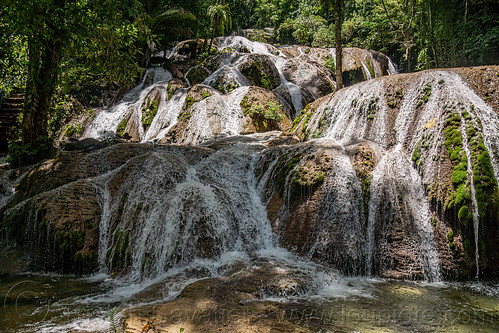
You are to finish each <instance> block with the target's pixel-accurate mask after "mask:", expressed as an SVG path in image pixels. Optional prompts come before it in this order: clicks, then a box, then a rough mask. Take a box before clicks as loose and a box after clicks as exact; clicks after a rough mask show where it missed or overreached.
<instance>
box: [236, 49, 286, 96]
mask: <svg viewBox="0 0 499 333" xmlns="http://www.w3.org/2000/svg"><path fill="white" fill-rule="evenodd" d="M237 67H238V69H239V71H241V73H242V74H243V75H244V76H245V77H246V78H247V79H248V80H249V81H250V82H251V84H252V85H254V86H258V87H262V88H265V89H270V90H272V89H275V88H277V87H278V86H279V85H280V84H281V79H280V77H279V72H278V70H277V68H276V67H275V65H274V62H273V61H272V59H271V58H270V57H268V56H266V55H263V54H250V55H247V56H244V57H243V58H241V59H240V60H239V61H238V65H237Z"/></svg>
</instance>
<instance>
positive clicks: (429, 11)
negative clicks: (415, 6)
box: [428, 1, 438, 68]
mask: <svg viewBox="0 0 499 333" xmlns="http://www.w3.org/2000/svg"><path fill="white" fill-rule="evenodd" d="M428 19H429V21H430V45H431V50H432V52H433V59H434V60H435V68H438V58H437V52H436V51H435V38H434V37H433V19H432V17H431V1H428Z"/></svg>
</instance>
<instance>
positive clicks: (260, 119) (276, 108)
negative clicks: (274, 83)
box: [240, 87, 291, 134]
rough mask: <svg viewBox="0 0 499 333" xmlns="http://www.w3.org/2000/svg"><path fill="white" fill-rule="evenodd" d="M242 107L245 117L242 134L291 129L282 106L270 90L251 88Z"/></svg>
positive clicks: (244, 98)
mask: <svg viewBox="0 0 499 333" xmlns="http://www.w3.org/2000/svg"><path fill="white" fill-rule="evenodd" d="M240 106H241V109H242V111H243V114H244V117H245V121H244V125H243V130H242V132H241V133H242V134H249V133H262V132H268V131H273V130H280V131H286V130H288V129H289V128H290V127H291V126H290V122H289V120H288V118H287V116H286V114H285V113H284V108H283V106H282V104H281V103H280V102H279V100H278V99H277V97H276V96H275V95H274V94H273V93H272V92H271V91H269V90H266V89H263V88H259V87H250V88H249V89H248V92H247V93H246V95H245V96H244V97H243V99H242V100H241V103H240Z"/></svg>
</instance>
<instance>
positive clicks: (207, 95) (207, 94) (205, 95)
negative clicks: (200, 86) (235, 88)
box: [201, 90, 211, 99]
mask: <svg viewBox="0 0 499 333" xmlns="http://www.w3.org/2000/svg"><path fill="white" fill-rule="evenodd" d="M201 96H202V97H203V99H206V98H208V97H210V96H211V92H209V91H207V90H203V91H202V92H201Z"/></svg>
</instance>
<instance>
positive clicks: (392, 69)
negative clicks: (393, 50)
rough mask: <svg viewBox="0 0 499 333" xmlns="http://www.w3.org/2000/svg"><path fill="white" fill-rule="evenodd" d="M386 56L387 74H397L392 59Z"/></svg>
mask: <svg viewBox="0 0 499 333" xmlns="http://www.w3.org/2000/svg"><path fill="white" fill-rule="evenodd" d="M386 57H387V58H388V75H393V74H398V72H399V71H398V70H397V67H395V64H394V63H393V61H392V59H390V57H388V56H386Z"/></svg>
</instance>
